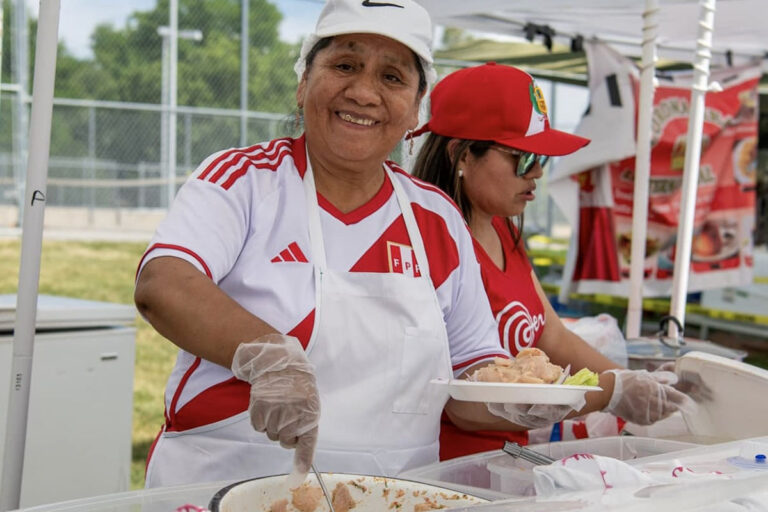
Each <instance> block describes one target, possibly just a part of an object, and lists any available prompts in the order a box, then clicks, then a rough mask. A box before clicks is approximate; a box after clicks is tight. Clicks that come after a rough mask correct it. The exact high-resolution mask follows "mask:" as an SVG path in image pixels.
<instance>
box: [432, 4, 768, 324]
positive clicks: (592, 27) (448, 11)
mask: <svg viewBox="0 0 768 512" xmlns="http://www.w3.org/2000/svg"><path fill="white" fill-rule="evenodd" d="M419 1H420V3H421V4H422V5H424V7H425V8H426V9H427V10H429V11H430V14H431V15H432V17H433V20H434V21H435V23H437V24H440V25H444V26H450V27H458V28H464V29H473V30H479V31H483V32H489V33H497V34H504V35H511V36H518V37H524V38H526V39H528V40H531V41H532V40H536V39H537V38H539V40H541V41H542V42H543V43H544V45H545V46H546V47H547V48H553V47H554V45H555V42H556V41H558V40H559V41H560V42H565V41H567V40H570V42H571V47H573V48H578V47H579V46H580V43H581V42H582V41H583V40H585V39H587V40H593V39H594V40H599V41H603V42H606V43H609V44H611V46H612V47H613V48H615V49H616V50H619V51H620V52H622V53H624V54H625V55H634V56H637V55H642V56H643V64H642V66H641V68H642V69H643V72H642V75H644V77H643V78H642V79H641V87H640V95H639V96H640V103H639V106H640V112H639V118H638V127H637V130H638V131H637V139H638V140H637V155H638V156H637V159H636V162H637V167H636V170H635V171H636V172H635V174H636V176H635V185H636V187H635V195H636V198H637V201H635V213H634V217H635V219H634V221H633V230H634V228H635V226H637V227H638V232H637V233H635V234H637V235H640V236H636V237H634V240H644V239H645V236H644V232H643V222H642V218H643V216H644V215H645V214H644V211H645V209H644V206H645V203H646V202H647V187H648V180H647V177H648V166H649V161H648V155H649V148H650V133H649V132H650V126H649V123H648V122H647V120H648V119H649V117H650V110H651V109H652V104H653V102H652V98H653V85H652V82H653V81H652V79H650V78H652V75H653V68H654V66H655V65H656V62H657V57H661V58H666V59H673V60H678V61H684V62H691V63H692V66H693V68H694V77H695V78H694V85H693V87H692V95H691V100H690V102H691V111H690V124H689V131H688V142H687V149H686V156H685V161H686V163H685V170H684V176H683V186H682V188H683V191H684V192H683V203H682V208H681V212H682V213H683V215H682V219H681V222H680V226H679V230H678V244H677V249H678V250H677V254H678V258H677V261H676V262H675V273H674V282H675V285H674V289H673V297H672V311H671V314H672V315H674V316H676V317H677V318H679V319H681V320H683V319H684V311H685V310H684V302H685V294H686V291H687V282H688V281H687V279H688V271H689V269H688V264H687V262H688V260H689V258H690V240H691V237H692V232H693V220H692V218H693V210H694V207H695V193H696V186H697V185H696V184H697V180H698V160H699V155H700V144H701V130H702V122H703V119H702V117H703V110H704V103H703V102H704V95H705V94H706V91H707V88H708V87H710V84H708V77H709V67H710V64H713V65H716V66H717V65H720V66H731V65H737V64H744V63H754V62H755V61H762V63H761V64H762V69H763V71H764V72H765V71H766V70H768V63H767V62H766V60H765V59H766V57H768V53H767V52H766V48H768V27H767V26H766V25H765V23H764V22H763V20H762V18H763V17H762V16H757V15H756V13H759V12H761V8H762V7H763V5H762V4H763V2H761V1H760V0H721V1H720V2H719V3H718V5H717V9H716V10H717V15H716V16H715V0H701V1H697V0H670V1H667V2H664V3H663V4H660V3H659V2H658V1H656V0H646V2H637V1H636V0H616V1H613V0H585V1H583V2H579V3H572V2H569V1H565V0H550V1H547V2H541V1H538V0H517V1H515V2H514V3H510V2H506V1H504V0H476V1H475V2H472V3H469V2H465V1H463V0H419ZM648 70H650V73H646V71H648ZM646 77H647V78H649V79H646ZM644 120H645V121H646V122H643V121H644ZM638 204H641V205H642V206H639V207H638ZM643 256H644V249H642V248H640V244H639V243H638V244H635V243H633V247H632V264H631V265H632V271H631V274H632V277H631V281H632V290H631V291H630V307H629V311H628V313H629V315H628V328H627V334H628V336H632V337H635V336H637V335H639V328H640V327H639V325H640V321H639V315H640V313H639V311H640V302H641V299H642V297H641V293H642V292H641V285H640V281H641V280H642V260H643ZM684 262H685V263H684ZM677 334H678V333H677V332H676V331H675V328H674V327H670V335H677Z"/></svg>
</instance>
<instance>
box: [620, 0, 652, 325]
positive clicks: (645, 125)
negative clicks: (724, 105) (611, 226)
mask: <svg viewBox="0 0 768 512" xmlns="http://www.w3.org/2000/svg"><path fill="white" fill-rule="evenodd" d="M658 12H659V3H658V0H646V2H645V11H644V12H643V59H642V63H641V68H640V98H639V101H638V106H637V110H638V114H637V150H636V152H635V193H634V201H633V203H632V246H631V247H632V248H631V258H630V264H629V265H630V266H629V305H628V308H627V323H626V337H627V338H637V337H638V336H640V324H641V322H642V315H643V270H644V263H645V239H646V231H647V225H648V180H649V178H650V174H651V172H650V171H651V117H652V116H653V93H654V83H653V82H654V74H655V71H656V34H657V30H658V22H657V14H658Z"/></svg>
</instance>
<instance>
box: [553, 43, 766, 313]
mask: <svg viewBox="0 0 768 512" xmlns="http://www.w3.org/2000/svg"><path fill="white" fill-rule="evenodd" d="M598 53H599V55H600V58H599V59H595V58H594V57H595V56H596V54H598ZM587 56H588V59H590V60H589V72H590V108H589V110H588V112H587V114H585V116H584V118H583V120H582V122H581V123H580V124H579V126H578V127H577V129H576V133H577V134H579V135H582V136H585V137H589V138H590V139H592V140H593V141H596V140H599V141H601V145H602V146H603V147H605V141H606V140H607V141H610V140H615V141H616V143H617V144H616V147H615V148H614V149H609V150H603V153H604V155H605V156H604V158H602V160H601V157H600V154H599V153H597V152H596V151H595V150H593V151H592V152H589V151H586V150H588V149H589V146H587V148H585V150H584V151H585V155H582V156H581V157H580V158H579V159H578V160H574V161H573V162H569V161H568V158H564V159H563V160H562V161H561V162H558V165H557V166H556V168H555V169H554V171H553V174H552V176H551V178H550V183H549V190H550V195H551V196H552V198H553V199H554V200H555V202H556V203H557V204H558V206H561V208H562V209H563V211H564V213H565V214H566V218H568V219H574V220H575V222H574V223H573V235H572V244H571V247H575V248H577V250H576V251H571V252H573V254H572V255H570V256H571V257H570V259H569V261H568V263H567V264H566V268H565V271H564V283H563V287H562V290H561V298H565V297H566V296H567V294H569V293H607V294H610V295H618V296H626V295H627V294H628V292H629V268H630V267H629V264H630V261H629V259H630V252H631V244H632V209H633V204H634V171H635V159H634V148H632V151H631V152H630V153H629V154H627V153H628V152H627V147H628V146H627V143H626V141H627V140H628V139H629V138H631V139H632V140H633V144H634V134H635V126H636V115H637V97H638V95H639V72H638V70H637V68H636V67H635V65H634V63H632V61H630V60H629V59H627V58H625V57H623V56H621V55H620V54H618V53H617V52H614V51H612V50H610V49H607V47H605V45H590V46H588V47H587ZM759 78H760V68H759V66H744V67H732V68H727V69H719V70H713V71H712V72H711V77H710V81H711V82H718V83H719V84H720V85H721V86H722V89H723V90H722V91H720V92H710V93H708V94H707V96H706V101H705V104H706V110H705V115H704V126H703V136H702V148H701V160H700V168H699V179H698V191H697V198H696V213H695V226H694V233H693V240H692V251H691V273H690V277H689V287H688V289H689V291H698V290H703V289H707V288H716V287H722V286H737V285H741V284H746V283H749V282H750V281H751V279H752V267H753V259H752V246H753V229H754V223H755V204H756V195H755V191H756V179H757V132H758V126H757V121H758V112H759V109H758V91H757V85H758V82H759ZM691 80H692V73H689V72H676V73H674V74H670V75H669V76H660V77H659V84H658V86H657V88H656V90H655V94H654V108H653V115H652V135H651V137H652V141H651V173H650V181H649V201H648V222H647V236H646V240H645V253H646V258H645V262H644V280H643V287H644V289H643V295H644V296H646V297H653V296H668V295H670V293H671V291H672V271H673V268H674V260H675V246H676V237H677V228H678V221H679V218H680V205H681V201H682V198H681V193H682V181H683V164H684V160H685V150H686V147H685V146H686V132H687V126H688V113H689V99H690V85H691ZM630 112H631V115H632V117H631V122H628V119H629V116H628V113H630ZM611 153H612V154H611ZM576 154H578V152H577V153H576ZM585 163H586V164H588V165H589V166H588V167H585V166H583V165H584V164H585Z"/></svg>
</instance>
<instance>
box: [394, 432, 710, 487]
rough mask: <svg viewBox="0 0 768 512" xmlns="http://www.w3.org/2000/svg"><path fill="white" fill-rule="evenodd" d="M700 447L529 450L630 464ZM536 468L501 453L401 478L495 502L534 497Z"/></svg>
mask: <svg viewBox="0 0 768 512" xmlns="http://www.w3.org/2000/svg"><path fill="white" fill-rule="evenodd" d="M697 446H698V445H696V444H694V443H688V442H682V441H670V440H663V439H650V438H643V437H634V436H613V437H601V438H594V439H580V440H575V441H562V442H558V443H545V444H538V445H530V446H528V448H530V449H532V450H535V451H537V452H539V453H542V454H544V455H548V456H549V457H552V458H554V459H561V458H563V457H568V456H570V455H573V454H575V453H591V454H594V455H604V456H607V457H614V458H616V459H619V460H624V461H627V460H633V459H642V458H643V457H650V456H655V455H658V454H663V453H671V452H677V451H681V450H687V449H690V448H696V447H697ZM532 468H533V465H532V464H531V463H530V462H527V461H525V460H521V459H515V458H513V457H512V456H510V455H507V454H506V453H503V452H501V451H500V450H499V451H489V452H484V453H478V454H474V455H468V456H466V457H459V458H456V459H451V460H448V461H444V462H439V463H436V464H430V465H428V466H423V467H421V468H416V469H412V470H409V471H406V472H405V473H402V474H401V475H400V477H402V478H407V479H410V480H416V481H419V482H424V483H429V484H432V485H439V486H445V487H450V488H452V489H457V490H460V491H462V492H466V493H468V494H473V495H475V496H481V497H484V498H487V499H491V500H494V499H503V498H509V497H512V496H531V495H533V472H532Z"/></svg>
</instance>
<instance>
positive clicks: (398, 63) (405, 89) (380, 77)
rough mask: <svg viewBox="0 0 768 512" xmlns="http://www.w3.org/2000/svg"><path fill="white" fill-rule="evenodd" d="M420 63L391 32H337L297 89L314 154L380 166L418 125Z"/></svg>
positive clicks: (327, 160) (340, 164)
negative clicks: (390, 37) (401, 140)
mask: <svg viewBox="0 0 768 512" xmlns="http://www.w3.org/2000/svg"><path fill="white" fill-rule="evenodd" d="M416 66H417V63H416V59H415V57H414V54H413V52H412V51H411V50H410V49H409V48H407V47H406V46H405V45H403V44H401V43H398V42H397V41H394V40H392V39H389V38H387V37H383V36H378V35H373V34H348V35H342V36H336V37H334V38H333V39H332V40H331V42H330V44H329V45H328V46H327V47H326V48H324V49H322V50H320V51H319V52H318V53H317V55H316V57H315V59H314V61H313V62H312V65H311V68H310V69H309V70H308V71H307V73H305V75H304V78H303V79H302V80H301V82H300V83H299V88H298V90H297V92H296V100H297V103H298V105H299V107H302V108H303V109H304V126H305V131H306V134H307V145H308V146H309V148H310V154H311V155H312V156H313V157H314V158H317V159H319V160H320V161H321V162H322V164H323V165H325V166H326V167H331V168H336V169H344V168H349V167H350V164H352V165H353V166H355V167H356V168H358V169H359V170H369V169H370V170H373V169H380V168H381V163H382V162H383V161H384V160H386V158H387V156H388V155H389V153H390V152H391V151H392V150H393V149H394V147H395V146H396V145H397V143H398V141H400V139H402V137H403V135H404V134H405V131H406V130H408V129H414V128H415V127H416V125H417V124H418V110H419V109H418V107H419V100H420V99H421V98H420V95H419V93H418V85H419V73H418V68H417V67H416Z"/></svg>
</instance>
